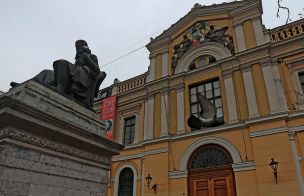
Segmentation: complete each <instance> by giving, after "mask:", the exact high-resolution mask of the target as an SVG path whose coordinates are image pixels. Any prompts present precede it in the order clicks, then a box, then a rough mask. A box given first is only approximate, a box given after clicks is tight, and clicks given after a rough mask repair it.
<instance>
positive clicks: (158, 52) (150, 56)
mask: <svg viewBox="0 0 304 196" xmlns="http://www.w3.org/2000/svg"><path fill="white" fill-rule="evenodd" d="M168 52H169V48H165V49H162V50H159V51H157V52H154V53H152V54H150V55H149V58H153V57H156V55H158V54H163V53H168Z"/></svg>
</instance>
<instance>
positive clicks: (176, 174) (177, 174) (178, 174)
mask: <svg viewBox="0 0 304 196" xmlns="http://www.w3.org/2000/svg"><path fill="white" fill-rule="evenodd" d="M187 177H188V170H177V171H169V179H177V178H187Z"/></svg>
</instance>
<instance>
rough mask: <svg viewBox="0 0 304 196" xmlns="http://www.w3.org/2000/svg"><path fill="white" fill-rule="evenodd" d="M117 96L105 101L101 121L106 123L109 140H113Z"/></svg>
mask: <svg viewBox="0 0 304 196" xmlns="http://www.w3.org/2000/svg"><path fill="white" fill-rule="evenodd" d="M115 106H116V95H115V96H112V97H109V98H106V99H104V100H103V105H102V114H101V119H102V120H104V121H105V125H106V128H107V138H108V139H110V140H113V128H114V116H115Z"/></svg>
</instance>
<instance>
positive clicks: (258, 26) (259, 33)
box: [252, 16, 265, 46]
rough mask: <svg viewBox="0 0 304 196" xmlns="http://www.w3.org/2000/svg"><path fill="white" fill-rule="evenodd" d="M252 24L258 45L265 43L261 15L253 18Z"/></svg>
mask: <svg viewBox="0 0 304 196" xmlns="http://www.w3.org/2000/svg"><path fill="white" fill-rule="evenodd" d="M252 25H253V29H254V34H255V39H256V41H257V45H258V46H259V45H262V44H264V43H265V37H264V33H263V28H262V23H261V19H260V16H259V17H257V18H254V19H252Z"/></svg>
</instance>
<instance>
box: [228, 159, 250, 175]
mask: <svg viewBox="0 0 304 196" xmlns="http://www.w3.org/2000/svg"><path fill="white" fill-rule="evenodd" d="M231 165H232V168H233V171H234V172H239V171H248V170H255V161H248V162H241V163H233V164H231Z"/></svg>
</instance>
